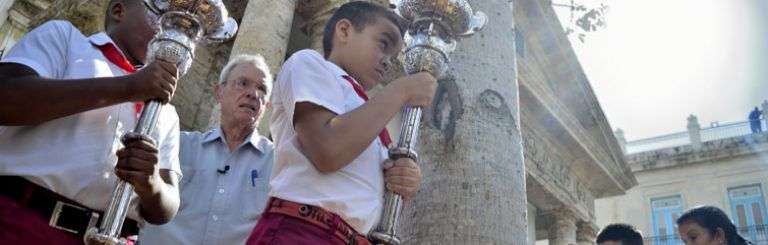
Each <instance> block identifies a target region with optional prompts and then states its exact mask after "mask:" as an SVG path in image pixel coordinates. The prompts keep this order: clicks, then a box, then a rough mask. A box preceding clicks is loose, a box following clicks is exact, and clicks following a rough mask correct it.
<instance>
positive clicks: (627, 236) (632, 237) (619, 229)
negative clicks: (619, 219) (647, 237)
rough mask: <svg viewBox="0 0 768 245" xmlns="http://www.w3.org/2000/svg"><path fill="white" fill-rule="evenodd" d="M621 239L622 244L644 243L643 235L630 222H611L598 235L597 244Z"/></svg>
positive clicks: (636, 244) (640, 244) (638, 244)
mask: <svg viewBox="0 0 768 245" xmlns="http://www.w3.org/2000/svg"><path fill="white" fill-rule="evenodd" d="M607 241H619V242H621V244H622V245H643V235H641V234H640V232H638V231H637V229H635V227H633V226H631V225H628V224H610V225H607V226H605V228H603V230H601V231H600V234H598V235H597V244H600V243H603V242H607Z"/></svg>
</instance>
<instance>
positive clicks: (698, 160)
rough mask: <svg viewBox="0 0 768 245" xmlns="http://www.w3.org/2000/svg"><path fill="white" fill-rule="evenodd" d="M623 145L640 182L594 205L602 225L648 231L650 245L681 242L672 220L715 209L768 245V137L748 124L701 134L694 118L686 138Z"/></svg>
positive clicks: (746, 235) (750, 237) (715, 127)
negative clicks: (692, 210) (689, 211)
mask: <svg viewBox="0 0 768 245" xmlns="http://www.w3.org/2000/svg"><path fill="white" fill-rule="evenodd" d="M764 108H765V109H768V103H764ZM760 123H761V124H762V125H763V126H764V125H765V121H764V120H762V121H760ZM763 128H764V127H763ZM621 134H622V133H621V132H618V133H617V135H618V136H619V138H621ZM620 141H621V139H620ZM624 145H625V148H626V151H627V152H628V154H627V156H626V158H627V163H628V164H629V166H630V167H631V169H632V172H633V173H634V175H635V177H636V178H637V181H638V183H639V184H638V186H637V187H634V188H632V189H630V190H629V191H627V194H626V195H623V196H617V197H611V198H605V199H599V200H597V201H596V202H595V207H596V209H597V210H599V212H598V213H597V223H598V225H600V226H604V225H607V224H609V223H617V222H618V223H628V224H632V225H634V226H636V227H637V228H638V229H641V230H642V231H643V235H644V237H645V239H646V244H682V242H681V241H680V238H679V234H678V232H677V228H676V224H675V220H676V219H677V218H678V217H679V216H680V214H681V213H682V212H684V211H685V210H687V209H690V208H693V207H696V206H699V205H712V206H716V207H719V208H721V209H722V210H724V211H725V212H726V214H728V216H729V217H730V218H731V220H732V221H733V222H734V224H736V226H737V228H738V229H739V232H740V233H741V234H742V236H743V237H744V238H746V239H747V240H750V241H752V242H754V244H768V230H766V229H768V227H766V224H767V223H766V211H767V210H766V196H765V193H766V191H768V186H767V185H768V134H766V133H764V132H759V131H752V130H751V129H750V125H749V122H736V123H720V124H715V125H713V126H711V127H706V128H701V127H700V126H699V123H698V120H697V119H696V117H695V116H691V117H689V118H688V130H687V131H685V132H681V133H676V134H669V135H664V136H659V137H653V138H648V139H642V140H637V141H632V142H626V143H624Z"/></svg>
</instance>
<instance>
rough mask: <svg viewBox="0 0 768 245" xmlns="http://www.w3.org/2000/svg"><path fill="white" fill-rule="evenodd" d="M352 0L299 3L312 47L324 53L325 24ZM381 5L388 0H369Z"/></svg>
mask: <svg viewBox="0 0 768 245" xmlns="http://www.w3.org/2000/svg"><path fill="white" fill-rule="evenodd" d="M351 1H352V0H306V1H304V2H302V3H301V4H299V8H298V10H297V13H298V14H300V15H301V16H302V17H304V19H305V20H306V23H305V24H306V26H305V27H304V29H305V30H306V31H307V35H309V38H310V40H311V44H310V47H309V48H311V49H314V50H317V51H318V52H320V53H321V54H322V53H323V33H324V32H325V24H326V23H328V20H329V19H331V16H333V13H334V12H336V10H337V9H338V8H339V7H340V6H341V5H344V4H345V3H348V2H351ZM367 1H368V2H373V3H377V4H381V5H388V4H389V1H387V0H367Z"/></svg>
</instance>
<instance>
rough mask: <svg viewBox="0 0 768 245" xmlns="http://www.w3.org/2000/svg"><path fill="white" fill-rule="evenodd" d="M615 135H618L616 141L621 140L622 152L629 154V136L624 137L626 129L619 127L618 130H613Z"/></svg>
mask: <svg viewBox="0 0 768 245" xmlns="http://www.w3.org/2000/svg"><path fill="white" fill-rule="evenodd" d="M613 135H614V136H616V141H618V142H619V147H621V153H623V154H627V138H626V137H624V130H621V129H620V128H617V129H616V131H615V132H613Z"/></svg>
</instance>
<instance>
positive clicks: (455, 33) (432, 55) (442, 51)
mask: <svg viewBox="0 0 768 245" xmlns="http://www.w3.org/2000/svg"><path fill="white" fill-rule="evenodd" d="M398 11H399V12H400V14H401V15H402V16H403V17H404V18H405V19H406V20H408V21H410V22H411V27H410V28H409V29H408V32H407V33H406V35H405V42H406V50H405V59H404V61H405V62H404V66H405V67H404V68H405V72H407V73H408V74H414V73H418V72H424V71H426V72H429V73H431V74H432V76H434V77H435V78H440V77H441V76H442V75H443V73H444V72H445V70H446V69H447V66H448V63H449V61H450V60H449V58H448V55H449V54H450V53H451V52H453V50H454V49H456V43H457V41H458V39H459V38H461V37H466V36H470V35H472V34H474V33H475V32H476V31H479V30H480V29H482V28H483V26H485V23H486V22H487V17H486V15H485V14H484V13H483V12H480V11H478V12H474V11H472V7H471V6H469V3H468V2H467V0H402V1H401V2H400V4H399V5H398ZM420 123H421V108H420V107H410V106H407V107H405V108H404V109H403V124H402V129H401V131H400V138H399V140H398V142H397V145H396V147H394V148H392V149H391V150H390V151H389V157H390V158H391V159H393V160H396V159H400V158H410V159H413V160H414V161H416V160H417V158H418V154H417V153H416V139H417V138H418V136H419V124H420ZM402 205H403V198H402V197H401V196H400V195H397V194H395V193H393V192H391V191H387V192H386V193H385V194H384V209H383V211H382V215H381V219H380V220H379V223H378V224H377V225H376V227H375V228H374V230H373V231H371V233H370V234H368V238H369V239H370V240H371V241H372V242H373V243H374V244H387V245H398V244H400V239H399V238H398V237H397V235H396V230H397V227H396V225H397V219H398V217H399V216H400V210H401V209H402Z"/></svg>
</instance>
